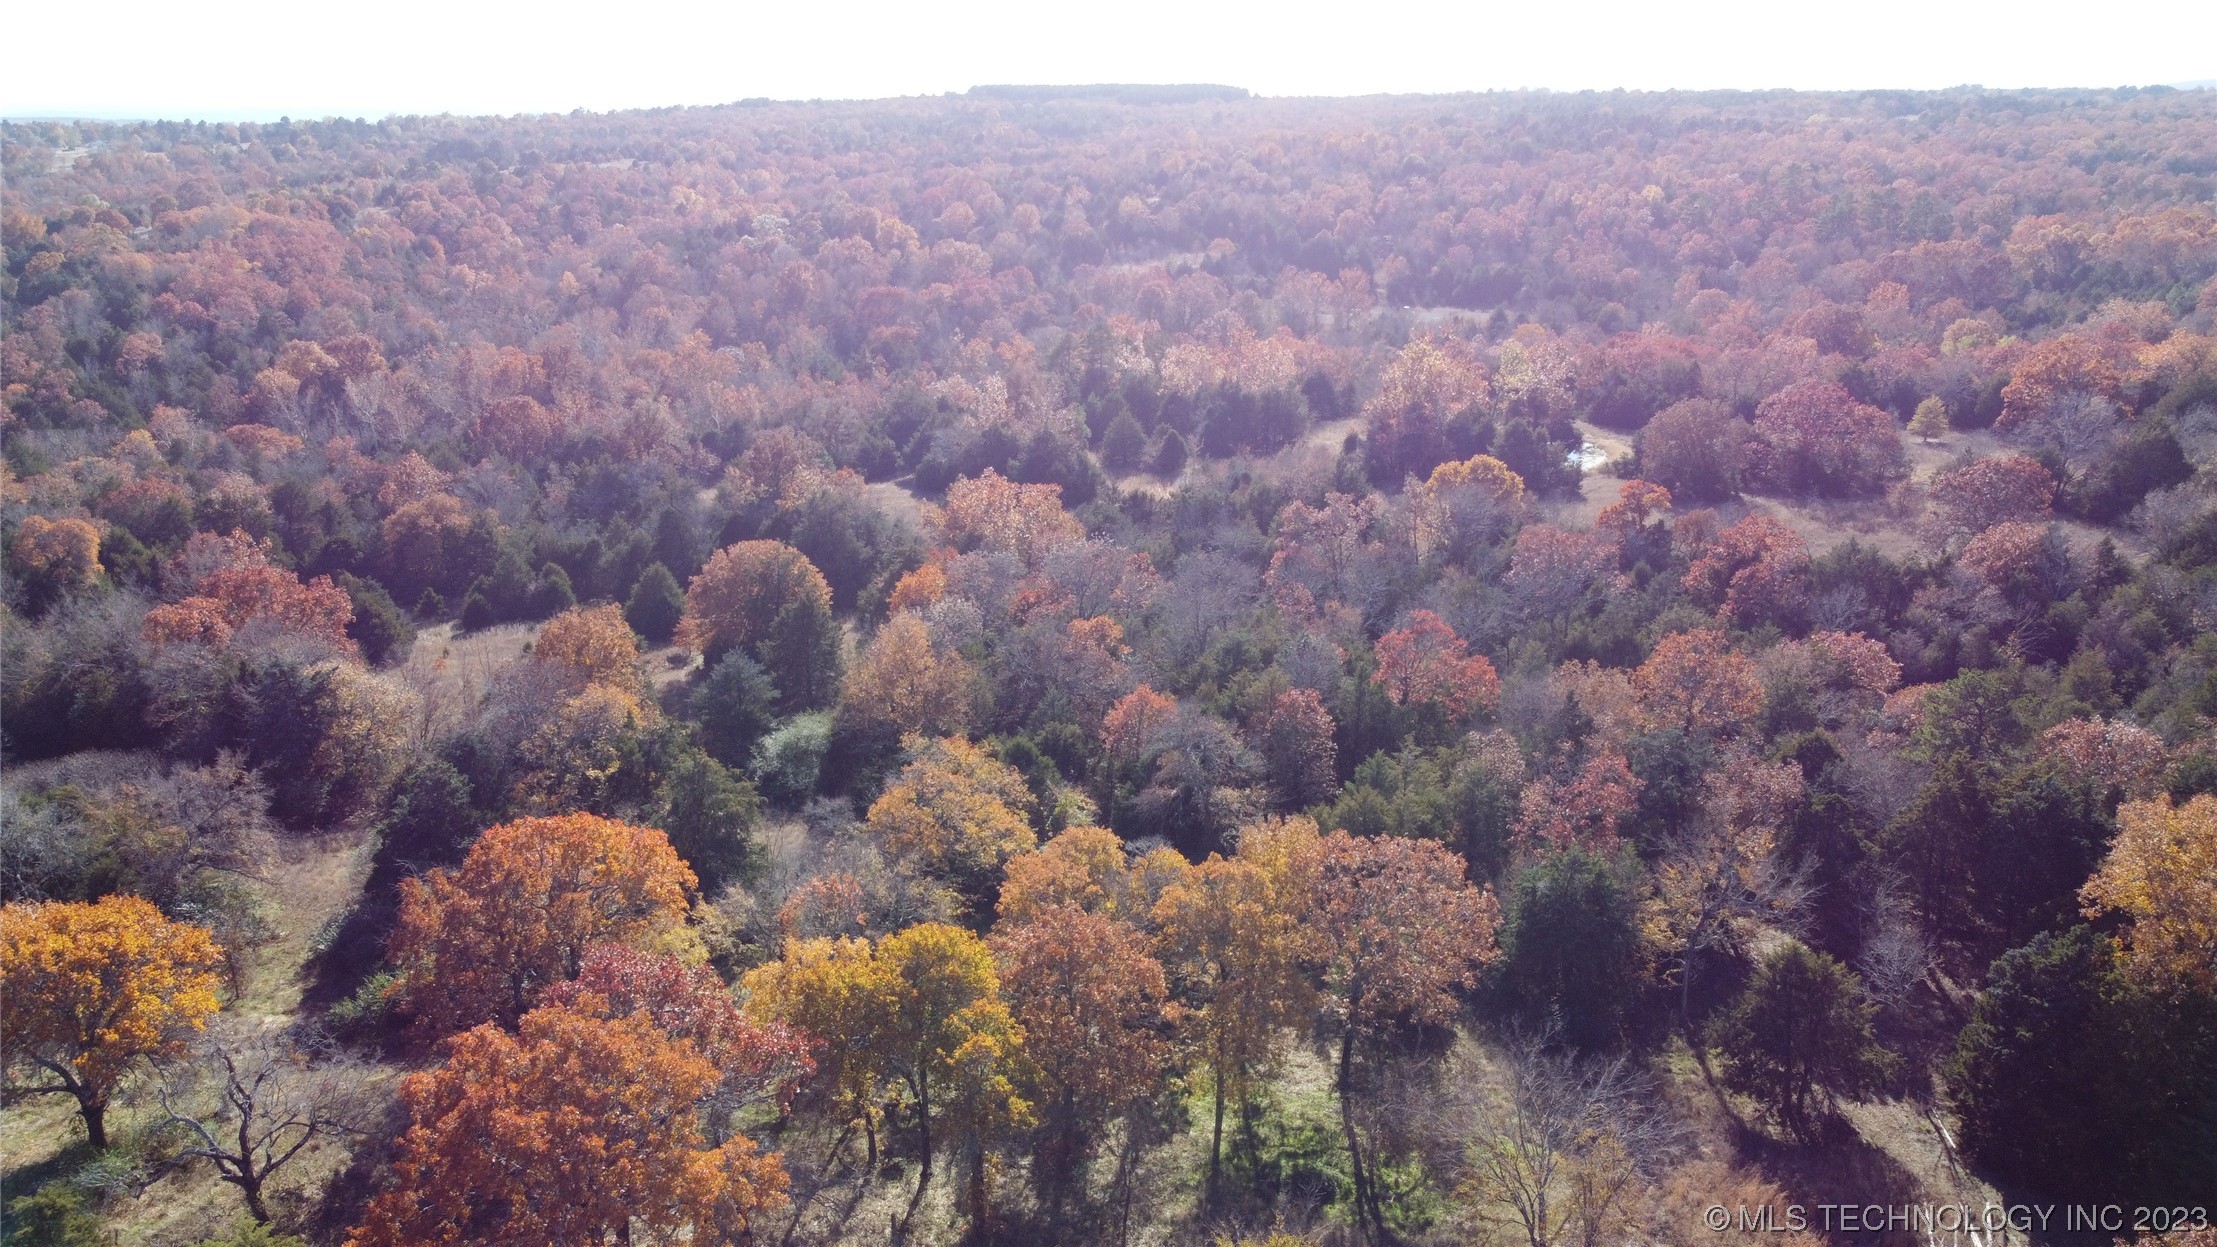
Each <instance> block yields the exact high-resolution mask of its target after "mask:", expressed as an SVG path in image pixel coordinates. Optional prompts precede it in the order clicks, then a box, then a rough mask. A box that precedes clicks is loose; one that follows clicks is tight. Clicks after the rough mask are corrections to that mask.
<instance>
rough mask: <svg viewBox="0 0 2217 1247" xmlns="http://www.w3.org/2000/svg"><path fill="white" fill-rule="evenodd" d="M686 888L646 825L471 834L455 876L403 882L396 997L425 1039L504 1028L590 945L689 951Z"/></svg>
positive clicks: (573, 825)
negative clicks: (482, 1026)
mask: <svg viewBox="0 0 2217 1247" xmlns="http://www.w3.org/2000/svg"><path fill="white" fill-rule="evenodd" d="M695 884H696V881H695V879H694V877H693V872H692V871H691V870H690V869H688V868H687V867H686V865H685V863H684V861H683V860H682V859H680V858H679V857H678V855H677V853H676V851H675V850H673V849H671V847H670V840H669V837H668V836H665V835H664V834H663V833H661V832H660V831H657V830H655V829H654V828H651V827H634V826H632V825H630V824H628V823H619V822H615V821H613V820H610V819H605V818H597V817H595V816H593V815H591V814H565V815H561V816H559V817H554V818H523V819H517V820H516V821H514V822H511V823H503V824H501V825H500V826H498V827H494V828H492V829H490V830H488V831H486V832H485V834H484V835H482V836H480V837H478V840H477V843H476V844H474V845H472V846H471V847H470V852H469V856H468V857H466V858H464V859H463V862H462V865H461V867H460V869H458V870H443V869H442V870H434V871H431V872H430V873H428V874H425V875H423V876H421V877H420V878H416V879H411V880H408V881H406V882H405V883H403V884H402V885H401V899H400V922H399V925H398V926H397V927H396V928H395V929H394V931H393V938H392V960H393V964H394V966H395V967H396V968H397V969H398V971H399V973H400V976H401V985H400V987H401V991H402V992H403V993H404V994H405V998H406V1000H407V1003H408V1005H409V1007H410V1008H411V1009H413V1011H414V1012H415V1015H416V1018H417V1022H418V1024H419V1025H420V1026H422V1027H423V1028H424V1029H425V1030H426V1031H427V1032H429V1033H432V1034H439V1035H445V1034H452V1033H453V1032H455V1031H458V1030H462V1029H464V1028H466V1027H469V1026H474V1025H476V1024H477V1023H479V1022H487V1021H493V1022H501V1023H503V1024H513V1023H514V1022H515V1020H516V1019H517V1018H518V1017H520V1016H522V1014H523V1012H524V1010H526V1009H528V1008H529V1007H530V1006H531V1003H532V998H533V997H534V996H536V995H537V994H538V992H539V991H540V990H541V989H543V988H545V987H547V986H548V985H550V984H553V983H558V982H560V981H562V980H564V979H568V978H572V977H575V976H576V974H577V972H578V970H579V968H580V966H581V965H582V964H583V960H584V956H585V950H586V948H587V947H589V946H590V945H592V944H595V943H599V942H602V941H613V942H618V943H626V944H633V945H637V946H641V947H646V948H657V949H661V950H664V951H673V950H683V949H687V948H689V947H690V946H692V945H693V944H694V943H695V941H696V940H697V937H695V936H694V935H693V934H692V932H691V931H690V930H689V929H688V928H687V927H686V926H685V915H686V910H687V896H688V894H689V893H690V892H691V891H692V889H693V888H694V886H695Z"/></svg>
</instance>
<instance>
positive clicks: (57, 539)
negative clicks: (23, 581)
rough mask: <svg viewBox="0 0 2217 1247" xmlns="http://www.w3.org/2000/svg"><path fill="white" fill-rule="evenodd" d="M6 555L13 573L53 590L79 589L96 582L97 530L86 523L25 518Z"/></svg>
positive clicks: (98, 577) (98, 550)
mask: <svg viewBox="0 0 2217 1247" xmlns="http://www.w3.org/2000/svg"><path fill="white" fill-rule="evenodd" d="M8 553H9V555H10V556H11V557H12V558H13V559H14V560H15V565H16V570H18V571H19V572H21V573H23V574H24V575H25V576H28V577H33V578H37V579H41V580H43V581H45V582H46V583H47V584H49V585H51V586H52V587H53V588H55V589H62V590H66V589H82V588H85V587H87V586H89V585H91V584H93V583H95V582H96V581H98V580H99V579H100V572H101V567H100V530H99V529H98V528H96V527H94V526H93V524H92V522H91V521H89V520H79V519H67V518H64V519H58V520H50V519H47V518H46V517H45V516H43V515H26V516H24V517H23V523H22V524H21V525H20V526H19V527H18V528H17V529H16V530H15V544H14V545H13V546H11V547H9V551H8Z"/></svg>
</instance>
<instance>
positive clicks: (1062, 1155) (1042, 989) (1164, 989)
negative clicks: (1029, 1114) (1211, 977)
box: [990, 905, 1171, 1189]
mask: <svg viewBox="0 0 2217 1247" xmlns="http://www.w3.org/2000/svg"><path fill="white" fill-rule="evenodd" d="M990 942H991V945H992V948H993V956H994V960H995V961H996V962H998V963H999V965H1000V969H1001V992H1002V995H1003V997H1004V998H1005V999H1006V1000H1007V1001H1008V1006H1009V1010H1010V1012H1012V1013H1014V1014H1015V1016H1016V1021H1017V1023H1018V1024H1019V1025H1021V1026H1022V1027H1023V1028H1024V1047H1025V1051H1027V1052H1028V1053H1030V1054H1031V1057H1032V1060H1033V1061H1034V1062H1035V1063H1036V1064H1037V1065H1038V1067H1039V1073H1040V1082H1041V1091H1042V1092H1043V1093H1044V1094H1043V1095H1041V1096H1040V1097H1039V1100H1038V1103H1039V1106H1040V1115H1041V1118H1042V1120H1043V1123H1044V1125H1045V1127H1046V1136H1047V1137H1046V1139H1045V1140H1044V1141H1043V1143H1042V1145H1041V1147H1040V1162H1041V1166H1042V1173H1043V1176H1044V1177H1046V1179H1047V1181H1046V1182H1045V1183H1044V1185H1046V1186H1048V1187H1049V1188H1050V1189H1054V1188H1055V1187H1057V1186H1058V1185H1059V1183H1061V1182H1065V1181H1067V1180H1068V1179H1069V1178H1070V1177H1071V1175H1072V1174H1074V1173H1075V1172H1076V1170H1077V1166H1078V1165H1079V1164H1080V1163H1081V1162H1082V1161H1083V1160H1084V1159H1085V1157H1086V1154H1087V1153H1088V1152H1089V1151H1091V1149H1092V1144H1093V1141H1094V1139H1095V1138H1096V1137H1097V1136H1098V1134H1099V1132H1100V1130H1101V1128H1102V1127H1103V1126H1105V1125H1106V1124H1107V1123H1108V1122H1109V1120H1110V1119H1111V1118H1113V1117H1114V1116H1115V1115H1116V1114H1117V1113H1119V1112H1121V1111H1122V1110H1123V1109H1125V1108H1126V1107H1128V1106H1130V1105H1132V1104H1135V1103H1139V1102H1141V1101H1144V1100H1146V1099H1147V1098H1148V1097H1150V1096H1151V1095H1153V1094H1154V1093H1155V1092H1156V1091H1158V1090H1159V1089H1160V1088H1161V1086H1162V1083H1163V1078H1164V1075H1165V1074H1166V1073H1167V1072H1168V1067H1169V1064H1170V1044H1169V1040H1168V1034H1169V1030H1170V1020H1171V1017H1170V1013H1169V996H1170V991H1169V986H1168V984H1167V982H1166V980H1165V979H1164V976H1163V969H1162V963H1161V962H1160V961H1157V960H1156V959H1155V958H1154V956H1153V955H1152V954H1150V953H1149V952H1148V950H1147V942H1146V940H1145V938H1144V937H1142V936H1141V935H1140V933H1139V932H1138V931H1136V930H1134V929H1133V928H1132V927H1131V926H1130V925H1128V924H1126V923H1124V922H1120V921H1118V920H1117V919H1115V918H1112V917H1109V916H1108V915H1106V914H1099V913H1091V912H1088V911H1087V910H1085V909H1082V908H1080V907H1078V906H1076V905H1048V906H1045V907H1044V908H1041V909H1038V910H1035V911H1033V912H1031V913H1030V914H1029V915H1027V916H1026V917H1025V919H1024V920H1023V921H1020V922H1015V923H1004V924H1003V925H1002V926H1001V927H1000V928H999V929H997V930H996V931H995V932H994V933H993V938H992V940H991V941H990Z"/></svg>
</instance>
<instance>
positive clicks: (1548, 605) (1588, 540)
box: [1502, 494, 1669, 622]
mask: <svg viewBox="0 0 2217 1247" xmlns="http://www.w3.org/2000/svg"><path fill="white" fill-rule="evenodd" d="M1664 496H1665V497H1668V496H1669V495H1667V494H1666V495H1664ZM1616 561H1617V552H1616V550H1615V549H1614V548H1613V547H1612V546H1611V545H1610V544H1609V542H1608V540H1607V539H1606V538H1603V537H1600V536H1598V535H1596V534H1594V533H1581V532H1571V531H1569V530H1567V529H1562V528H1557V527H1555V526H1554V525H1552V524H1533V525H1531V526H1529V527H1527V528H1526V529H1524V531H1522V532H1520V533H1518V534H1517V535H1516V550H1515V552H1514V553H1513V554H1511V555H1510V557H1509V572H1508V575H1506V576H1504V577H1503V578H1502V584H1503V585H1504V586H1505V587H1507V589H1508V590H1509V594H1510V596H1511V597H1513V598H1515V599H1516V601H1517V602H1518V604H1519V605H1521V606H1523V608H1524V610H1525V612H1526V613H1527V615H1528V616H1529V617H1530V618H1533V619H1540V620H1548V621H1555V622H1560V621H1561V618H1562V616H1563V615H1564V614H1565V613H1566V612H1568V611H1569V610H1570V609H1571V608H1572V607H1574V606H1576V605H1578V603H1579V601H1580V599H1582V598H1584V597H1585V596H1586V591H1587V590H1588V589H1590V588H1592V587H1593V585H1594V582H1595V581H1598V580H1600V579H1601V578H1602V576H1604V575H1605V574H1607V573H1608V571H1609V570H1610V569H1611V568H1613V567H1614V566H1616Z"/></svg>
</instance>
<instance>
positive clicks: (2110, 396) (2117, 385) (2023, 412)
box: [1994, 333, 2125, 431]
mask: <svg viewBox="0 0 2217 1247" xmlns="http://www.w3.org/2000/svg"><path fill="white" fill-rule="evenodd" d="M2124 386H2125V377H2124V373H2123V372H2122V370H2120V369H2119V368H2118V367H2117V364H2116V362H2115V361H2114V360H2112V359H2111V358H2110V353H2109V352H2108V351H2105V350H2103V349H2102V344H2101V343H2100V342H2099V341H2098V340H2096V339H2094V338H2090V337H2087V336H2086V335H2084V334H2076V333H2067V334H2063V335H2061V336H2059V337H2054V338H2050V339H2048V340H2047V341H2045V342H2042V343H2039V344H2038V345H2036V346H2034V347H2033V348H2032V349H2031V350H2029V351H2026V352H2025V355H2024V358H2023V359H2021V360H2019V361H2018V362H2017V366H2016V367H2015V368H2013V369H2011V370H2010V374H2009V384H2008V385H2005V386H2003V387H2002V391H2001V416H2000V418H1999V419H1997V420H1995V421H1994V427H1996V428H1998V429H2001V430H2004V431H2008V430H2011V429H2015V428H2017V427H2019V426H2020V425H2023V424H2025V423H2027V422H2029V421H2031V420H2034V419H2037V418H2038V417H2040V416H2043V415H2046V414H2048V411H2049V409H2050V408H2052V407H2053V406H2055V404H2056V403H2057V402H2058V401H2060V400H2061V399H2063V398H2064V397H2066V396H2069V395H2085V396H2087V397H2089V398H2095V399H2100V400H2102V401H2104V402H2108V403H2116V402H2119V401H2120V400H2121V399H2122V398H2123V396H2124Z"/></svg>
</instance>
